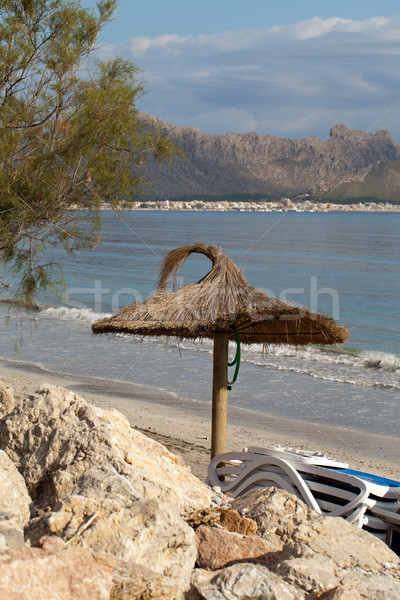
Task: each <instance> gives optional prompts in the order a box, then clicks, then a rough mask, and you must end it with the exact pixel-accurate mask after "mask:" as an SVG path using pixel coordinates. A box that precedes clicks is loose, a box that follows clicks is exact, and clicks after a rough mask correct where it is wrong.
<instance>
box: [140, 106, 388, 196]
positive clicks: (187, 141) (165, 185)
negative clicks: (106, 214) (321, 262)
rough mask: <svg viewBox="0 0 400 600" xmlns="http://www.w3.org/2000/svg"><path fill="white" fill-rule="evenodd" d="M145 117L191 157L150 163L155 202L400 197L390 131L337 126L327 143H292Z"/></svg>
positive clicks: (151, 193) (313, 140)
mask: <svg viewBox="0 0 400 600" xmlns="http://www.w3.org/2000/svg"><path fill="white" fill-rule="evenodd" d="M144 117H145V118H146V120H149V121H150V123H151V124H152V126H154V127H157V128H159V129H161V130H162V131H167V132H168V133H169V135H170V136H171V138H172V139H173V140H174V141H175V143H176V144H177V145H178V146H180V147H181V148H182V149H183V150H184V152H185V154H186V159H183V160H181V159H176V160H174V161H173V163H172V164H171V165H170V166H168V165H162V166H159V165H155V164H151V165H149V166H148V167H147V168H146V173H147V178H148V180H149V183H150V190H149V197H151V198H153V199H168V198H169V199H171V198H176V199H177V198H185V199H196V198H201V197H204V196H210V197H213V196H215V197H216V198H218V197H221V196H235V197H241V199H245V198H246V196H249V197H254V196H256V197H258V198H260V197H265V198H280V197H282V196H288V197H294V196H296V195H302V194H310V196H311V197H313V198H315V199H319V200H327V201H331V202H335V201H340V202H346V201H350V200H353V199H363V200H375V201H388V200H389V201H393V202H400V146H399V145H398V144H397V143H396V142H395V141H394V139H393V138H392V136H391V134H390V133H389V132H388V131H384V130H382V131H376V132H374V133H366V132H364V131H355V130H352V129H349V128H347V127H346V126H345V125H335V126H334V127H332V129H331V130H330V134H329V139H327V140H326V141H322V140H320V139H319V138H317V137H310V138H305V139H294V140H290V139H283V138H277V137H273V136H271V135H266V136H260V135H258V134H257V133H246V134H237V133H227V134H225V135H209V134H203V133H201V132H200V130H199V129H197V128H195V127H177V126H174V125H169V124H166V123H163V122H162V121H160V120H159V119H156V118H155V117H151V116H149V115H144Z"/></svg>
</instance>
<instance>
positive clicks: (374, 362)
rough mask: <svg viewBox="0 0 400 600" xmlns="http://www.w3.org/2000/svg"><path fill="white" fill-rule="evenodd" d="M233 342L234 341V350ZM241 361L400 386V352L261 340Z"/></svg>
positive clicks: (79, 312) (93, 316)
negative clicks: (276, 342) (263, 342)
mask: <svg viewBox="0 0 400 600" xmlns="http://www.w3.org/2000/svg"><path fill="white" fill-rule="evenodd" d="M40 314H41V315H43V316H45V317H50V318H54V319H60V320H62V321H80V322H83V323H89V324H91V323H93V322H94V321H96V320H98V319H101V318H104V317H107V316H110V315H109V314H106V313H96V312H95V311H93V310H92V309H90V308H83V309H81V308H73V307H72V308H69V307H63V306H62V307H46V308H44V309H42V310H41V311H40ZM117 337H119V338H122V339H126V340H127V341H129V342H133V343H135V342H137V341H140V342H141V343H147V344H151V345H153V346H154V345H156V346H165V345H168V346H170V347H176V348H177V349H178V350H179V351H183V352H207V353H211V352H212V346H213V342H212V340H200V341H196V342H189V341H186V340H185V341H183V342H182V341H177V340H176V339H175V338H165V337H161V338H160V337H158V338H143V337H142V336H132V335H129V334H124V333H121V334H117ZM233 349H234V345H233V344H232V351H233ZM242 362H244V363H246V362H247V363H251V364H254V365H257V366H260V367H268V368H272V369H275V370H277V371H291V372H293V373H298V374H301V375H308V376H310V377H313V378H315V379H322V380H325V381H331V382H341V383H347V384H352V385H358V386H363V387H365V386H366V387H375V388H380V387H381V388H389V389H400V356H398V355H396V354H390V353H386V352H378V351H372V350H359V349H354V348H345V347H338V348H331V347H319V346H304V347H295V346H289V345H286V344H282V345H270V346H268V347H267V348H264V347H263V346H262V345H261V344H254V345H252V346H245V347H244V348H243V350H242Z"/></svg>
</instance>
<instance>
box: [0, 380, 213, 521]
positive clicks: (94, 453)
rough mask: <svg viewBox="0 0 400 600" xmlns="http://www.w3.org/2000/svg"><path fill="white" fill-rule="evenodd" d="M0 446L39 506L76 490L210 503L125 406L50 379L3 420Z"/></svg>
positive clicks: (189, 504)
mask: <svg viewBox="0 0 400 600" xmlns="http://www.w3.org/2000/svg"><path fill="white" fill-rule="evenodd" d="M0 447H1V448H3V449H4V450H5V451H6V452H7V454H8V456H9V457H10V458H11V459H12V461H13V462H14V463H15V464H16V465H17V467H18V469H19V471H20V472H21V473H22V475H23V476H24V478H25V481H26V484H27V486H28V490H29V492H30V494H31V497H32V499H33V501H34V503H35V506H36V507H39V508H46V507H50V508H52V507H54V506H55V505H56V504H57V503H58V502H60V501H62V500H63V499H64V498H66V497H67V496H70V495H71V494H80V495H83V496H87V497H95V498H110V499H114V500H116V501H117V502H118V503H119V504H120V505H121V506H130V505H131V504H132V502H134V501H135V500H138V499H141V498H142V499H143V498H147V499H158V500H160V501H161V502H164V503H167V504H171V505H172V506H174V507H176V508H177V509H178V510H180V511H184V510H196V509H199V508H201V507H203V506H208V505H209V504H210V500H211V497H212V492H211V490H210V489H209V488H208V487H207V486H206V485H204V484H203V483H202V482H200V481H199V480H198V479H197V478H196V477H194V476H193V475H192V474H191V473H190V470H189V469H188V468H187V467H186V466H185V465H184V463H183V461H182V460H181V459H179V458H177V457H176V456H175V455H174V454H172V453H171V452H169V451H168V450H167V449H166V448H164V446H162V445H161V444H159V443H158V442H156V441H154V440H151V439H150V438H148V437H146V436H144V435H143V434H141V433H140V432H138V431H136V430H135V429H133V428H131V427H130V425H129V423H128V421H127V419H126V418H125V417H124V416H123V415H122V414H120V413H119V412H117V411H106V410H102V409H100V408H97V407H95V406H91V405H90V404H88V403H87V402H86V401H85V400H83V399H82V398H80V397H79V396H77V395H76V394H74V393H73V392H70V391H68V390H65V389H63V388H58V387H55V386H51V385H47V386H45V387H43V388H42V389H40V390H38V391H37V392H36V393H35V394H34V395H33V396H29V397H28V398H27V399H25V400H24V401H22V402H21V403H19V404H18V405H17V406H16V407H15V408H14V410H13V411H12V412H11V413H9V414H7V415H6V416H5V417H4V418H3V419H2V420H1V421H0Z"/></svg>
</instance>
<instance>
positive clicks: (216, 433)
mask: <svg viewBox="0 0 400 600" xmlns="http://www.w3.org/2000/svg"><path fill="white" fill-rule="evenodd" d="M228 345H229V335H228V334H225V333H219V334H217V335H216V336H215V338H214V360H213V391H212V422H211V458H213V457H214V456H216V455H217V454H222V453H223V452H225V449H226V420H227V405H228Z"/></svg>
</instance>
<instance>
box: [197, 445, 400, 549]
mask: <svg viewBox="0 0 400 600" xmlns="http://www.w3.org/2000/svg"><path fill="white" fill-rule="evenodd" d="M348 467H349V466H348V464H346V463H342V462H340V461H336V460H334V459H331V458H329V457H327V456H324V455H323V454H320V453H314V452H308V451H297V450H294V449H291V448H280V447H275V448H258V447H254V446H253V447H248V448H244V450H243V451H242V452H228V453H225V454H220V455H219V456H216V457H214V458H213V460H212V461H211V462H210V465H209V468H208V478H207V482H208V483H209V485H211V486H218V487H220V488H221V490H222V491H223V492H224V493H226V494H229V495H230V496H232V497H234V498H237V497H238V496H243V495H246V494H248V493H251V492H254V491H256V490H260V489H262V488H265V487H269V486H275V487H278V488H281V489H285V490H286V491H288V492H290V493H292V494H294V495H296V496H297V497H298V498H300V499H301V500H303V501H304V502H305V503H306V504H307V505H308V506H309V507H310V508H312V509H313V510H315V511H316V512H317V513H318V514H320V515H328V516H340V517H343V518H344V519H346V520H348V521H350V522H351V523H354V524H355V525H357V526H358V527H364V528H365V529H367V530H368V531H370V532H371V533H373V534H374V535H376V536H377V537H379V538H381V539H383V540H385V541H386V542H387V543H388V544H389V545H390V547H393V546H394V545H396V544H397V539H398V536H399V531H397V530H396V523H397V527H398V529H399V530H400V514H399V512H400V502H399V499H400V482H397V481H393V480H390V479H386V478H383V477H378V476H376V475H372V474H370V473H364V472H361V471H355V470H352V469H349V468H348ZM393 521H394V525H393Z"/></svg>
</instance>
